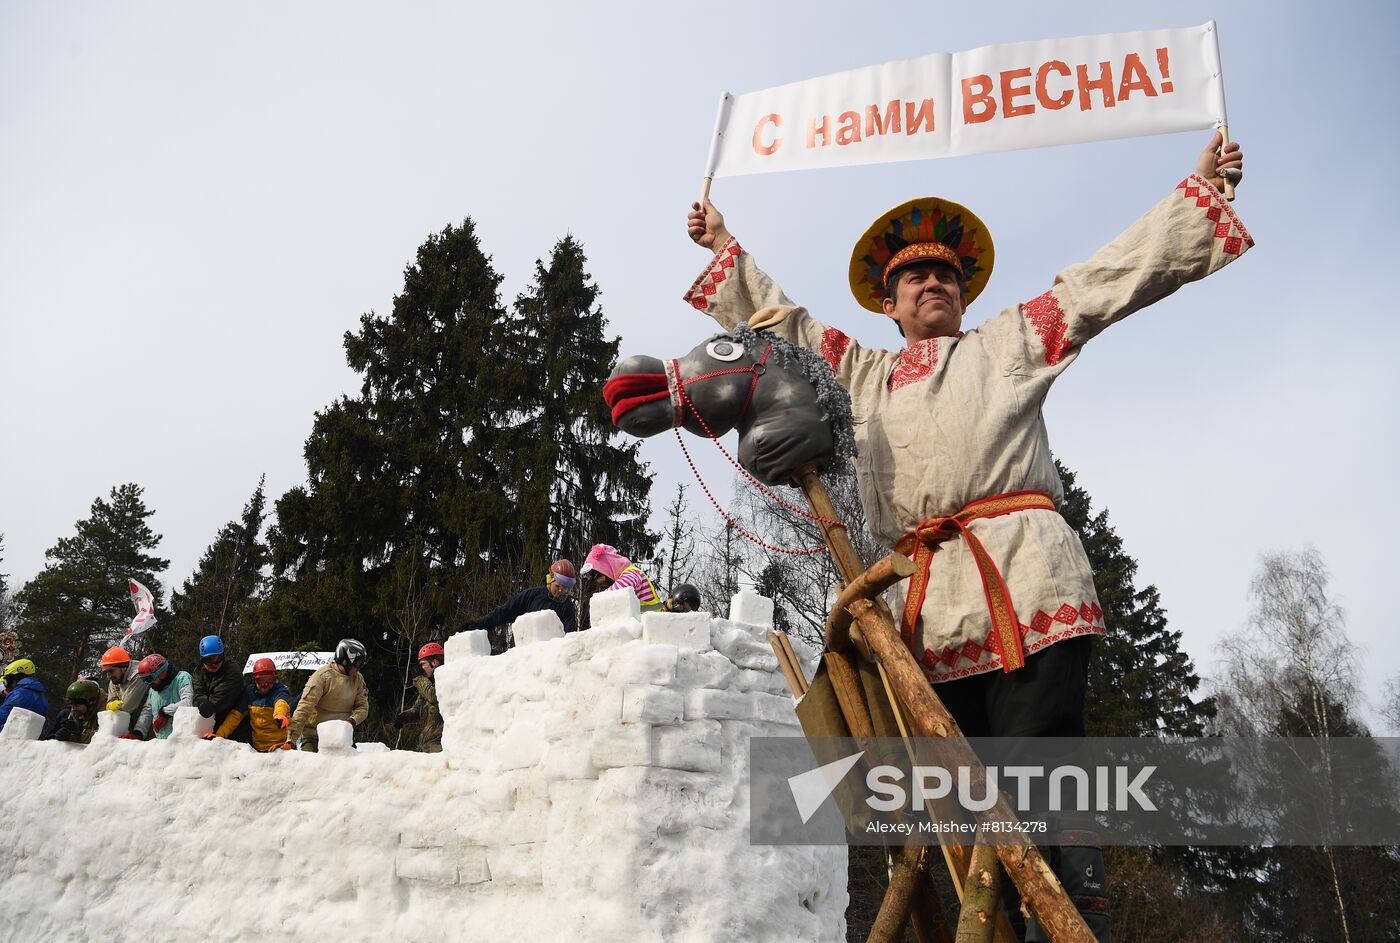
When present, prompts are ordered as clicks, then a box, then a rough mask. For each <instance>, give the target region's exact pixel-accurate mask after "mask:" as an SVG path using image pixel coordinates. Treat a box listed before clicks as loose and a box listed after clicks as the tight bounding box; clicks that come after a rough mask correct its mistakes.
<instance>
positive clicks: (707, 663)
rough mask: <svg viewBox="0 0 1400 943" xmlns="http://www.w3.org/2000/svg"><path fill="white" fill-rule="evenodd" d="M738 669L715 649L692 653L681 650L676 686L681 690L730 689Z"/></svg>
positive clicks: (677, 665) (677, 662)
mask: <svg viewBox="0 0 1400 943" xmlns="http://www.w3.org/2000/svg"><path fill="white" fill-rule="evenodd" d="M737 672H738V669H736V668H735V667H734V663H733V662H732V661H730V660H729V659H728V658H725V657H724V655H722V654H721V653H719V652H717V651H714V650H713V649H712V650H710V651H708V652H692V651H686V650H685V649H681V650H680V653H679V657H678V658H677V660H676V686H677V687H681V688H728V687H731V686H732V685H733V683H734V676H735V675H736V674H737Z"/></svg>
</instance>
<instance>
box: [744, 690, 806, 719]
mask: <svg viewBox="0 0 1400 943" xmlns="http://www.w3.org/2000/svg"><path fill="white" fill-rule="evenodd" d="M749 697H750V698H752V699H753V717H754V719H755V720H763V721H767V722H768V723H770V724H795V723H797V709H796V708H795V707H794V706H793V703H792V698H790V697H782V696H780V695H777V694H764V693H763V692H762V691H755V692H753V693H752V694H750V695H749Z"/></svg>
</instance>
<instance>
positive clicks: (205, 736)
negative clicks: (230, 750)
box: [199, 733, 219, 740]
mask: <svg viewBox="0 0 1400 943" xmlns="http://www.w3.org/2000/svg"><path fill="white" fill-rule="evenodd" d="M199 739H201V740H217V739H219V738H218V737H217V736H215V735H214V734H213V733H206V734H200V737H199Z"/></svg>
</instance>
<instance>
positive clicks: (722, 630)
mask: <svg viewBox="0 0 1400 943" xmlns="http://www.w3.org/2000/svg"><path fill="white" fill-rule="evenodd" d="M714 639H715V650H716V651H719V652H721V653H722V654H723V655H724V657H726V658H728V659H729V660H730V661H732V662H734V664H735V665H737V666H739V667H740V668H752V669H754V670H757V671H777V670H778V657H777V656H776V655H774V654H773V646H772V645H771V644H770V643H769V642H768V633H767V632H766V631H765V632H763V633H762V635H760V634H758V633H757V632H755V631H753V630H751V629H750V628H749V627H747V626H744V625H740V624H738V623H736V622H732V621H730V620H728V619H720V620H717V621H716V622H715V630H714Z"/></svg>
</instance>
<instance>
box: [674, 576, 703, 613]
mask: <svg viewBox="0 0 1400 943" xmlns="http://www.w3.org/2000/svg"><path fill="white" fill-rule="evenodd" d="M699 608H700V590H698V589H696V588H695V587H694V586H692V585H690V584H689V583H681V584H680V585H679V586H677V587H676V588H675V589H673V590H671V598H670V599H668V600H666V611H667V612H694V611H695V610H697V609H699Z"/></svg>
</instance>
